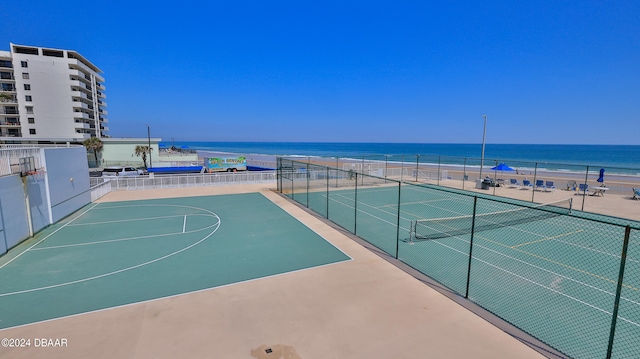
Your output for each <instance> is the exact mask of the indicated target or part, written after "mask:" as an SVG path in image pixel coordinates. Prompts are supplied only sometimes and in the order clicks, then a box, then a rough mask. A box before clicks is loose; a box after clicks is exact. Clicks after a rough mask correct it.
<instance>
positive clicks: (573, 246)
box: [285, 178, 640, 357]
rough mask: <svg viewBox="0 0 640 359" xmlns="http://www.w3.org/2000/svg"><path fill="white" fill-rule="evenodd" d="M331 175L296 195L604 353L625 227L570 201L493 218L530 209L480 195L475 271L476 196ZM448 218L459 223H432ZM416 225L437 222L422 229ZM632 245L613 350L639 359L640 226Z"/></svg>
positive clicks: (562, 338) (461, 286)
mask: <svg viewBox="0 0 640 359" xmlns="http://www.w3.org/2000/svg"><path fill="white" fill-rule="evenodd" d="M365 180H367V178H365ZM322 181H324V182H321V180H318V181H317V182H318V184H317V187H318V189H317V190H313V188H314V187H313V186H312V185H314V184H315V183H314V182H311V181H310V185H309V188H311V190H309V191H308V193H307V192H304V191H298V192H297V193H293V194H291V197H292V198H294V199H295V200H296V201H298V202H301V203H306V204H307V205H308V206H309V207H310V208H312V209H313V210H314V211H316V212H318V213H321V214H323V215H326V216H328V218H329V219H330V220H332V221H334V222H336V223H338V224H339V225H341V226H342V227H344V228H346V229H348V230H350V231H352V232H354V233H356V234H357V235H358V236H360V237H361V238H363V239H365V240H367V241H368V242H370V243H372V244H374V245H376V246H377V247H378V248H380V249H382V250H384V251H385V252H387V253H388V254H390V255H392V256H393V255H396V253H397V257H398V258H399V259H400V260H402V261H403V262H405V263H407V264H409V265H410V266H412V267H414V268H416V269H418V270H419V271H421V272H422V273H425V274H426V275H428V276H430V277H432V278H434V279H435V280H437V281H439V282H440V283H442V284H444V285H446V286H447V287H448V288H450V289H452V290H454V291H455V292H457V293H459V294H461V295H465V292H466V285H467V278H470V279H469V299H471V300H473V301H474V302H475V303H478V304H480V305H481V306H483V307H484V308H486V309H488V310H489V311H491V312H493V313H495V314H497V315H499V316H500V317H502V318H503V319H505V320H507V321H508V322H511V323H513V324H515V325H516V326H518V327H520V328H522V329H524V330H525V331H527V332H529V333H532V334H534V335H535V336H536V337H538V338H539V339H541V340H542V341H544V342H546V343H548V344H550V345H551V346H553V347H556V348H561V349H562V351H563V352H565V353H567V354H569V355H570V356H575V357H604V356H605V353H606V350H607V343H608V340H609V337H610V330H611V324H612V317H613V313H612V312H613V308H614V301H615V293H616V287H617V282H618V276H619V269H620V261H621V252H622V244H623V238H624V236H625V231H624V227H623V226H616V225H612V224H607V223H603V222H595V221H592V220H586V219H584V218H580V217H579V216H572V215H565V214H568V201H567V202H566V203H565V204H557V206H558V207H557V208H558V213H554V214H551V215H537V214H536V213H538V212H537V211H535V210H525V211H530V212H524V213H529V214H528V215H523V214H522V213H520V212H518V213H517V214H515V215H513V216H504V215H496V216H494V217H492V216H491V215H486V216H484V214H488V213H494V212H498V213H504V212H505V211H512V210H513V209H516V208H521V207H519V205H516V204H515V202H516V201H515V200H514V201H513V203H508V200H504V201H502V202H500V201H495V200H490V199H484V198H478V200H477V207H476V211H477V212H476V213H477V215H478V218H481V219H482V222H480V220H479V222H478V223H476V225H477V226H478V227H477V228H476V231H475V234H474V237H473V252H472V260H471V266H470V268H471V269H470V272H468V270H469V251H470V241H471V230H470V229H471V225H472V222H471V221H470V220H463V219H464V218H465V217H464V216H469V215H472V213H473V196H470V195H460V194H456V193H452V192H451V191H450V192H447V191H442V190H438V189H434V188H429V187H428V186H414V185H402V186H401V188H400V187H399V186H398V184H397V183H391V184H385V183H384V182H383V181H382V180H378V183H377V186H366V184H365V185H363V186H360V187H358V188H357V190H356V188H353V182H352V184H351V185H352V188H344V189H331V190H325V189H326V188H327V185H326V183H329V185H332V184H333V182H327V181H326V180H324V179H322ZM323 184H324V189H323V187H322V186H323ZM302 185H305V184H304V182H303V183H302ZM285 188H287V187H285ZM399 190H400V192H399ZM399 203H400V205H399ZM398 207H399V208H398ZM527 216H530V218H529V220H526V218H525V217H527ZM444 217H453V218H455V220H454V221H451V222H447V221H442V223H440V221H438V222H439V223H437V225H434V223H430V222H429V219H435V218H444ZM460 218H463V219H460ZM492 218H493V219H492ZM425 220H426V221H425ZM416 221H418V222H416ZM492 221H495V222H492ZM412 223H413V224H412ZM416 223H418V224H419V225H421V226H422V225H424V226H429V228H420V229H418V230H416V229H415V228H416V227H415V226H416ZM412 226H413V227H412ZM412 228H413V229H412ZM415 231H421V233H418V234H419V235H418V239H419V240H412V232H415ZM414 237H415V234H414ZM421 238H422V239H421ZM398 239H399V240H398ZM629 243H630V244H629V251H628V253H627V261H626V270H625V276H624V281H623V285H622V292H621V297H620V306H619V312H618V317H617V325H616V332H615V342H614V346H613V354H614V357H615V356H616V355H618V356H621V357H623V356H629V355H631V356H632V357H637V356H640V345H639V344H638V338H640V274H639V273H640V245H639V244H640V231H638V230H634V231H631V237H630V241H629ZM616 353H617V354H616Z"/></svg>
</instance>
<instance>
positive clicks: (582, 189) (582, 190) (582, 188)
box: [576, 183, 589, 194]
mask: <svg viewBox="0 0 640 359" xmlns="http://www.w3.org/2000/svg"><path fill="white" fill-rule="evenodd" d="M576 194H589V185H588V184H584V183H580V184H579V185H578V192H576Z"/></svg>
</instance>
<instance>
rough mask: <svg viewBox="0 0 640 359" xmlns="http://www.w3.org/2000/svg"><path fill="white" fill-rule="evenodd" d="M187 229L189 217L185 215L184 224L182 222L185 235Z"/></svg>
mask: <svg viewBox="0 0 640 359" xmlns="http://www.w3.org/2000/svg"><path fill="white" fill-rule="evenodd" d="M186 228H187V215H186V214H185V215H184V222H182V233H184V231H185V229H186Z"/></svg>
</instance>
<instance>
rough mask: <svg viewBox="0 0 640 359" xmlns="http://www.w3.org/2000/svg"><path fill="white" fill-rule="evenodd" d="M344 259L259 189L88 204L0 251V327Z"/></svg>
mask: <svg viewBox="0 0 640 359" xmlns="http://www.w3.org/2000/svg"><path fill="white" fill-rule="evenodd" d="M349 259H350V258H349V257H348V256H347V255H346V254H344V253H343V252H342V251H340V250H339V249H337V248H336V247H334V246H333V245H332V244H330V243H328V242H327V241H325V240H324V239H323V238H322V237H320V236H319V235H317V234H316V233H314V232H313V231H311V230H310V229H309V228H308V227H306V226H304V225H303V224H301V223H300V222H299V221H298V220H296V219H295V218H293V217H291V216H290V215H289V214H287V213H286V212H285V211H284V210H282V209H281V208H280V207H278V206H276V205H275V204H273V203H272V202H271V201H269V200H268V199H266V198H265V197H264V196H263V195H261V194H259V193H250V194H236V195H217V196H202V197H184V198H169V199H153V200H139V201H125V202H111V203H92V204H90V205H88V206H86V207H85V208H82V209H80V210H79V211H77V212H76V213H74V214H73V215H71V216H69V217H68V218H66V219H65V220H63V221H61V222H59V223H57V224H55V225H53V226H51V227H49V228H47V229H45V230H44V231H42V232H40V233H39V234H38V235H37V236H35V237H34V238H31V239H29V240H27V241H25V242H23V243H22V244H20V245H19V246H18V247H16V248H14V249H12V250H11V251H10V252H9V253H8V254H7V255H5V256H4V257H2V258H0V278H1V279H2V283H3V286H2V288H1V289H0V308H2V311H1V312H0V313H1V314H0V329H5V328H10V327H15V326H20V325H24V324H29V323H34V322H40V321H45V320H49V319H54V318H60V317H65V316H71V315H76V314H81V313H87V312H91V311H97V310H101V309H106V308H112V307H117V306H123V305H128V304H132V303H138V302H143V301H149V300H154V299H158V298H165V297H169V296H174V295H179V294H185V293H190V292H195V291H200V290H206V289H209V288H214V287H219V286H224V285H229V284H233V283H238V282H243V281H249V280H253V279H258V278H263V277H267V276H274V275H279V274H285V273H288V272H292V271H299V270H304V269H307V268H312V267H317V266H323V265H329V264H332V263H337V262H342V261H346V260H349Z"/></svg>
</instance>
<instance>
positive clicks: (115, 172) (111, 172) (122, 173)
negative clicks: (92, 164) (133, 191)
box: [102, 166, 143, 177]
mask: <svg viewBox="0 0 640 359" xmlns="http://www.w3.org/2000/svg"><path fill="white" fill-rule="evenodd" d="M142 173H143V172H142V170H139V169H136V168H134V167H120V166H111V167H105V168H104V169H103V170H102V177H132V176H140V175H141V174H142Z"/></svg>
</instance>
